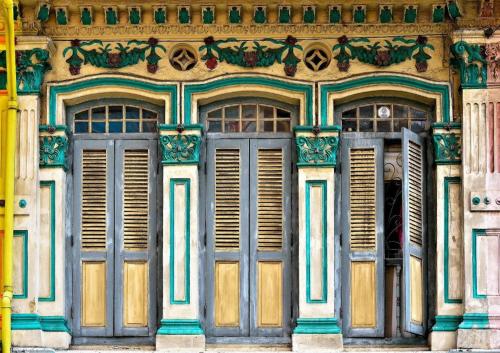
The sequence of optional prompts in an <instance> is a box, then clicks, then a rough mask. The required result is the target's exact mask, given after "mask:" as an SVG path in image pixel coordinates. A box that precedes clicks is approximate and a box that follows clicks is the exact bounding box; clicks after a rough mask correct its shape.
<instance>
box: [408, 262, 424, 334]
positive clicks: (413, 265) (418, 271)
mask: <svg viewBox="0 0 500 353" xmlns="http://www.w3.org/2000/svg"><path fill="white" fill-rule="evenodd" d="M422 291H423V289H422V260H421V259H419V258H416V257H415V256H410V293H411V294H410V300H411V307H410V309H411V321H412V322H414V323H416V324H419V325H422V320H423V313H422V310H423V308H422V306H423V303H422V298H423V292H422Z"/></svg>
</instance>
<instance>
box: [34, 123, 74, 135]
mask: <svg viewBox="0 0 500 353" xmlns="http://www.w3.org/2000/svg"><path fill="white" fill-rule="evenodd" d="M49 128H50V129H54V131H64V132H65V133H66V134H69V133H70V129H69V126H68V125H63V124H56V125H47V124H43V125H39V126H38V131H39V132H48V131H49Z"/></svg>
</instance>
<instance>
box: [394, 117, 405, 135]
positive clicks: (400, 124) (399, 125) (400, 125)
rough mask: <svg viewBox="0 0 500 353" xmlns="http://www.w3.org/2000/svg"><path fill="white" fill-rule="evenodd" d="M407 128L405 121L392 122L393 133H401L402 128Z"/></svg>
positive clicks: (396, 120)
mask: <svg viewBox="0 0 500 353" xmlns="http://www.w3.org/2000/svg"><path fill="white" fill-rule="evenodd" d="M404 127H405V128H408V120H407V119H395V120H394V131H398V132H399V131H401V129H402V128H404Z"/></svg>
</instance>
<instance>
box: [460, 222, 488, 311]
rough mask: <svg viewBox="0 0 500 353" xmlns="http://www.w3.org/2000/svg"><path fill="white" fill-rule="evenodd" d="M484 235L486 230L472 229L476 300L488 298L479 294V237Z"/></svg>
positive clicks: (473, 279)
mask: <svg viewBox="0 0 500 353" xmlns="http://www.w3.org/2000/svg"><path fill="white" fill-rule="evenodd" d="M484 235H486V230H485V229H472V298H475V299H484V298H486V295H484V294H478V293H477V237H479V236H484ZM464 320H465V317H464Z"/></svg>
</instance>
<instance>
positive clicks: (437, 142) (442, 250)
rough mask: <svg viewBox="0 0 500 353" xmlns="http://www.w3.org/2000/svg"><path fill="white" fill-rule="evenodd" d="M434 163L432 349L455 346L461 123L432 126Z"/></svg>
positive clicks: (459, 307) (459, 299)
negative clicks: (434, 269)
mask: <svg viewBox="0 0 500 353" xmlns="http://www.w3.org/2000/svg"><path fill="white" fill-rule="evenodd" d="M432 139H433V143H434V162H435V165H436V203H437V205H436V207H437V220H436V224H437V229H436V316H435V324H434V326H433V327H432V332H431V334H430V343H431V349H432V350H449V349H453V348H456V347H457V330H458V325H459V324H460V323H461V322H462V313H463V234H462V208H461V207H459V205H461V197H462V181H461V173H460V172H461V170H460V164H461V158H462V148H461V146H462V144H461V125H460V124H459V123H436V124H434V126H433V136H432Z"/></svg>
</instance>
